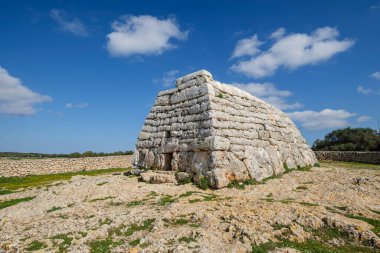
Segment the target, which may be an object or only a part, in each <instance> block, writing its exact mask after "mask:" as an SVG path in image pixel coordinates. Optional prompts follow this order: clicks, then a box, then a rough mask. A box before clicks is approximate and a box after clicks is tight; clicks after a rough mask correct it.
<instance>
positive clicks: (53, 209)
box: [46, 206, 64, 213]
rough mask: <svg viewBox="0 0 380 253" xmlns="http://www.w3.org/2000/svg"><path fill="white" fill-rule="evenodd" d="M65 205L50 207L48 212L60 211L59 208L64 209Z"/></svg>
mask: <svg viewBox="0 0 380 253" xmlns="http://www.w3.org/2000/svg"><path fill="white" fill-rule="evenodd" d="M63 208H64V207H60V206H53V207H52V208H50V209H49V210H47V211H46V212H47V213H51V212H54V211H58V210H61V209H63Z"/></svg>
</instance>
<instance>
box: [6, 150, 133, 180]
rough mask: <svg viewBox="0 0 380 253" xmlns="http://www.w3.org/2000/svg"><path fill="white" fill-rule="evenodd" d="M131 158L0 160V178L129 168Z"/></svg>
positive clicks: (127, 156)
mask: <svg viewBox="0 0 380 253" xmlns="http://www.w3.org/2000/svg"><path fill="white" fill-rule="evenodd" d="M131 160H132V156H130V155H121V156H101V157H84V158H42V159H9V158H0V177H13V176H27V175H43V174H55V173H64V172H75V171H82V170H86V171H88V170H99V169H110V168H129V167H131V165H132V164H131Z"/></svg>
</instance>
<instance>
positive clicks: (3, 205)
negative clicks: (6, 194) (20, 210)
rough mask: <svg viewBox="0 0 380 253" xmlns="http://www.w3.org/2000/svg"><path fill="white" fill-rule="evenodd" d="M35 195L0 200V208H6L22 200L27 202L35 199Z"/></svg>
mask: <svg viewBox="0 0 380 253" xmlns="http://www.w3.org/2000/svg"><path fill="white" fill-rule="evenodd" d="M34 198H35V196H34V197H26V198H20V199H11V200H5V201H0V209H4V208H7V207H10V206H14V205H17V204H18V203H21V202H26V201H30V200H32V199H34Z"/></svg>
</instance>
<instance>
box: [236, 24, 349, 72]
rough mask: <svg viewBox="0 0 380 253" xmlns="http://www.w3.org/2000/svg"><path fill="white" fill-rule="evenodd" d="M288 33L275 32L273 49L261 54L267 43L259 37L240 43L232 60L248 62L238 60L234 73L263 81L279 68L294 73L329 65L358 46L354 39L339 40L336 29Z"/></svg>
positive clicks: (280, 29)
mask: <svg viewBox="0 0 380 253" xmlns="http://www.w3.org/2000/svg"><path fill="white" fill-rule="evenodd" d="M285 33H286V31H285V29H284V28H279V29H278V30H276V31H275V32H273V33H272V35H271V38H272V39H274V42H273V44H272V46H271V47H270V48H269V49H268V50H266V51H261V52H260V49H259V47H260V46H261V45H262V44H263V43H262V42H260V41H258V39H257V36H256V35H254V36H253V37H251V38H248V39H243V40H240V41H238V43H237V45H236V47H235V50H234V52H233V54H232V57H233V58H237V57H244V58H241V59H240V60H238V62H237V63H236V64H234V65H233V66H232V67H231V69H232V70H233V71H235V72H239V73H243V74H245V75H247V76H250V77H254V78H263V77H266V76H270V75H272V74H274V73H275V72H276V71H277V70H278V69H279V68H285V69H291V70H293V69H297V68H299V67H301V66H304V65H309V64H317V63H320V62H323V61H327V60H329V59H330V58H331V57H333V56H334V55H336V54H338V53H341V52H344V51H346V50H348V49H349V48H350V47H352V46H353V45H354V41H353V40H352V39H343V40H338V37H339V32H338V30H337V29H336V28H332V27H323V28H318V29H316V30H315V31H314V32H312V33H311V34H305V33H294V34H285ZM258 52H260V53H258ZM247 57H248V59H246V58H247Z"/></svg>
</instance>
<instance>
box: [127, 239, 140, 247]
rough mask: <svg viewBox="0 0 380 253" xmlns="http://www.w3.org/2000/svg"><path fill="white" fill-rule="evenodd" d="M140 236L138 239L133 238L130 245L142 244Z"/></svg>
mask: <svg viewBox="0 0 380 253" xmlns="http://www.w3.org/2000/svg"><path fill="white" fill-rule="evenodd" d="M140 240H141V239H140V238H138V239H136V240H133V241H130V242H129V245H131V246H132V247H135V246H137V245H139V244H140Z"/></svg>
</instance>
